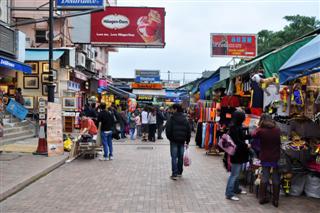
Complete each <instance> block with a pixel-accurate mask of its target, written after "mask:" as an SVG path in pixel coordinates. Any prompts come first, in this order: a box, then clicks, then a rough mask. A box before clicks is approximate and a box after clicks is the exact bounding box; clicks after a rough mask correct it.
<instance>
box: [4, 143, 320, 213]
mask: <svg viewBox="0 0 320 213" xmlns="http://www.w3.org/2000/svg"><path fill="white" fill-rule="evenodd" d="M127 144H128V143H127ZM146 147H148V148H146ZM151 148H152V149H151ZM114 149H115V153H114V156H115V160H113V161H103V162H102V161H99V160H97V159H95V160H85V159H81V158H80V159H77V160H75V161H73V162H71V163H69V164H64V165H63V166H61V167H59V168H58V169H56V170H55V171H53V172H51V173H50V174H48V175H47V176H45V177H43V178H41V179H40V180H38V181H37V182H35V183H33V184H31V185H30V186H28V187H27V188H25V189H24V190H23V191H20V192H19V193H17V194H15V195H13V196H12V197H10V198H8V199H7V200H5V201H3V202H2V203H0V212H1V213H2V212H6V213H9V212H30V213H31V212H39V213H40V212H41V213H43V212H50V213H51V212H52V213H55V212H62V213H64V212H66V213H67V212H68V213H71V212H84V213H89V212H148V213H149V212H161V213H162V212H163V213H167V212H237V213H240V212H255V213H259V212H261V213H264V212H308V213H312V212H314V213H315V212H319V209H320V200H319V199H311V198H307V197H281V201H280V207H279V209H275V208H274V207H273V206H272V205H271V204H267V205H264V206H261V205H259V204H258V202H257V200H256V198H255V196H254V195H253V194H249V195H242V196H241V201H240V202H232V201H230V200H226V199H225V198H224V190H225V186H226V181H227V173H226V171H225V170H224V168H223V166H222V163H221V158H220V157H215V156H206V155H205V154H204V153H205V152H204V150H201V149H198V148H196V147H195V146H192V147H191V151H192V152H191V154H192V165H191V167H189V168H185V172H184V174H183V177H182V178H181V179H180V180H178V181H173V180H171V179H170V178H169V175H170V160H169V158H170V156H169V146H168V145H166V144H164V145H163V144H161V143H160V144H159V143H156V144H152V143H148V144H131V145H122V144H121V142H119V143H117V144H116V145H115V146H114Z"/></svg>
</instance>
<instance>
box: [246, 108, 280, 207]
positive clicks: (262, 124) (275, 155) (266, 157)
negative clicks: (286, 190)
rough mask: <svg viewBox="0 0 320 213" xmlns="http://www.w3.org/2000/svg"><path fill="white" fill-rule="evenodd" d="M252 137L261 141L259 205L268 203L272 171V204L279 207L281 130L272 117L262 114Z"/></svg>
mask: <svg viewBox="0 0 320 213" xmlns="http://www.w3.org/2000/svg"><path fill="white" fill-rule="evenodd" d="M252 136H253V137H254V138H258V139H259V140H260V154H259V158H260V160H261V165H262V179H261V183H260V188H259V203H260V204H265V203H268V200H267V198H266V194H267V193H266V192H267V185H268V182H269V179H270V173H271V170H272V187H273V199H272V204H273V205H274V206H275V207H278V203H279V192H280V176H279V172H278V164H277V162H278V160H279V158H280V145H281V141H280V129H279V128H278V127H277V125H276V122H275V121H274V120H273V119H272V117H271V116H270V115H268V114H262V115H261V118H260V121H259V127H258V128H257V129H256V130H255V131H254V132H253V134H252Z"/></svg>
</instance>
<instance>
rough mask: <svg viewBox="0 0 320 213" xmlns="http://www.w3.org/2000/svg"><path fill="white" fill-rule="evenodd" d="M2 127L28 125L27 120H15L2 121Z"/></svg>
mask: <svg viewBox="0 0 320 213" xmlns="http://www.w3.org/2000/svg"><path fill="white" fill-rule="evenodd" d="M3 124H4V128H5V129H6V128H14V127H22V126H29V125H30V124H29V122H28V121H27V120H23V121H17V122H13V123H8V122H3Z"/></svg>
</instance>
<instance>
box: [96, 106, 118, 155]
mask: <svg viewBox="0 0 320 213" xmlns="http://www.w3.org/2000/svg"><path fill="white" fill-rule="evenodd" d="M100 108H101V111H100V112H99V115H98V122H101V141H102V145H103V151H104V155H103V158H101V159H100V160H113V154H112V151H113V148H112V129H113V125H114V118H113V117H112V116H111V114H110V112H109V111H107V110H106V104H105V103H101V104H100Z"/></svg>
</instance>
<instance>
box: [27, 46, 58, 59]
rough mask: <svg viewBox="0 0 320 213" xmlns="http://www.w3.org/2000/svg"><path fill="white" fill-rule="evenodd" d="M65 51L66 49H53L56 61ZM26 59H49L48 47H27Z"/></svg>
mask: <svg viewBox="0 0 320 213" xmlns="http://www.w3.org/2000/svg"><path fill="white" fill-rule="evenodd" d="M63 53H64V50H53V59H52V60H54V61H56V60H58V59H59V58H60V57H61V56H62V55H63ZM25 61H49V50H48V49H27V50H26V59H25Z"/></svg>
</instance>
